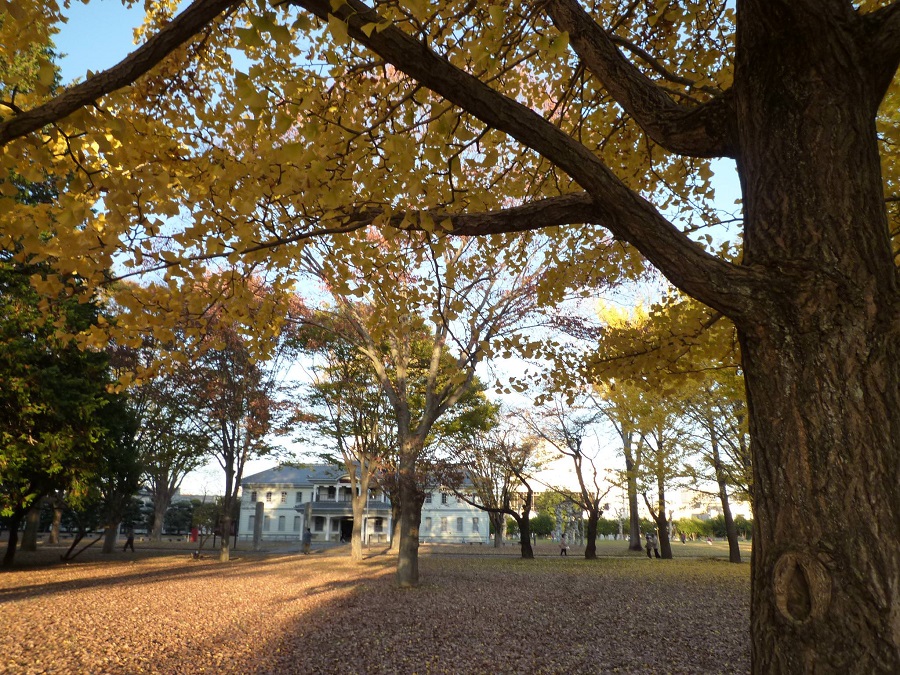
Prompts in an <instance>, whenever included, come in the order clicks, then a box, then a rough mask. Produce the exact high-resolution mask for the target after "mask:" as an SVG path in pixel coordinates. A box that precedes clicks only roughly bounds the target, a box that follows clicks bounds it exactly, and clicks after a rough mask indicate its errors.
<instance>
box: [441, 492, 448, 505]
mask: <svg viewBox="0 0 900 675" xmlns="http://www.w3.org/2000/svg"><path fill="white" fill-rule="evenodd" d="M446 503H447V493H446V492H442V493H441V504H446Z"/></svg>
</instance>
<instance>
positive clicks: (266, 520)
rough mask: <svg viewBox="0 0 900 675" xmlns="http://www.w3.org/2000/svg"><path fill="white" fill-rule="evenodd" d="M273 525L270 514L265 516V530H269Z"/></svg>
mask: <svg viewBox="0 0 900 675" xmlns="http://www.w3.org/2000/svg"><path fill="white" fill-rule="evenodd" d="M271 526H272V519H271V518H270V517H269V516H266V517H265V518H263V532H268V531H269V528H270V527H271Z"/></svg>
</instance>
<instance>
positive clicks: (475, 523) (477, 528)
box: [472, 518, 481, 532]
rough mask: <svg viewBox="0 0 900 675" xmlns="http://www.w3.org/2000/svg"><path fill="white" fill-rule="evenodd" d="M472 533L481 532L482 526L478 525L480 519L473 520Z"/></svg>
mask: <svg viewBox="0 0 900 675" xmlns="http://www.w3.org/2000/svg"><path fill="white" fill-rule="evenodd" d="M472 532H481V525H480V524H479V523H478V518H472Z"/></svg>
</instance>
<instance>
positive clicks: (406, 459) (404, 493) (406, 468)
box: [397, 442, 425, 588]
mask: <svg viewBox="0 0 900 675" xmlns="http://www.w3.org/2000/svg"><path fill="white" fill-rule="evenodd" d="M419 454H420V452H419V448H417V447H415V446H414V445H413V444H412V443H410V442H407V443H405V444H404V447H403V448H402V451H401V454H400V550H399V554H398V557H397V583H398V584H399V585H400V587H401V588H409V587H412V586H418V585H419V522H420V521H421V519H422V504H423V503H424V501H425V495H424V493H423V492H422V491H421V490H419V486H418V485H417V484H416V460H417V459H418V457H419Z"/></svg>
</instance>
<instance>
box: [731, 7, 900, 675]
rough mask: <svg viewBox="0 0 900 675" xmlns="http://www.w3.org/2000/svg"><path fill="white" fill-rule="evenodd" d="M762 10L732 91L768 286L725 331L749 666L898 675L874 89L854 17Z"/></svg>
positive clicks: (894, 298) (752, 256)
mask: <svg viewBox="0 0 900 675" xmlns="http://www.w3.org/2000/svg"><path fill="white" fill-rule="evenodd" d="M761 4H762V3H756V2H744V3H739V4H738V11H739V24H738V44H739V46H740V47H741V48H740V49H739V51H738V60H737V70H736V73H735V87H734V88H735V93H736V105H737V110H738V120H739V126H738V129H739V135H740V147H741V152H740V156H739V159H738V166H739V171H740V176H741V186H742V189H743V193H744V209H745V218H746V226H745V234H744V264H745V265H747V266H750V267H759V268H764V269H767V270H769V271H770V274H771V283H770V285H769V288H768V292H767V293H766V294H765V295H764V296H761V297H759V298H758V310H759V314H758V319H759V321H758V323H757V324H756V325H753V322H750V321H742V322H739V324H738V325H739V328H740V339H741V348H742V353H743V364H744V371H745V377H746V383H747V395H748V403H749V409H750V435H751V438H752V439H753V444H752V452H753V477H754V485H753V496H754V537H753V553H752V559H753V584H752V596H753V597H752V607H753V612H752V631H753V646H752V655H753V668H754V671H755V672H758V673H788V672H789V673H798V672H813V671H815V672H817V673H851V672H853V673H874V672H897V671H898V670H900V581H898V580H900V548H898V546H897V537H896V533H897V532H900V490H898V488H897V486H898V485H900V303H898V288H897V278H898V277H897V268H896V266H895V265H894V263H893V260H892V254H891V251H890V245H889V241H890V240H889V237H888V236H887V229H888V227H887V220H886V214H885V209H884V195H883V187H882V179H881V171H880V163H879V155H878V143H877V139H876V133H875V125H874V123H873V122H874V116H875V111H876V109H877V106H878V103H879V101H880V99H881V96H882V93H883V86H884V82H878V81H876V80H875V78H873V77H872V76H871V75H872V73H871V64H870V63H869V62H868V59H869V58H870V57H872V56H873V55H872V54H867V53H865V52H864V51H862V50H861V49H860V47H859V44H860V43H859V38H860V37H861V36H860V35H859V34H858V33H856V32H855V30H854V27H855V28H856V29H858V26H856V24H855V23H854V22H852V21H849V20H850V18H851V17H850V16H847V15H845V16H843V17H842V16H840V14H839V13H838V12H836V10H835V9H834V8H833V7H830V8H829V9H828V10H827V11H825V10H820V9H819V8H816V10H815V11H811V10H810V8H809V7H807V6H806V5H808V4H809V3H805V2H804V3H799V4H800V5H802V6H797V7H795V6H794V5H789V4H787V3H779V5H780V6H779V8H778V11H775V12H772V11H771V9H763V8H762V7H761ZM829 4H830V5H835V4H840V3H829ZM847 11H849V3H847ZM842 19H845V20H846V21H844V20H842Z"/></svg>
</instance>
